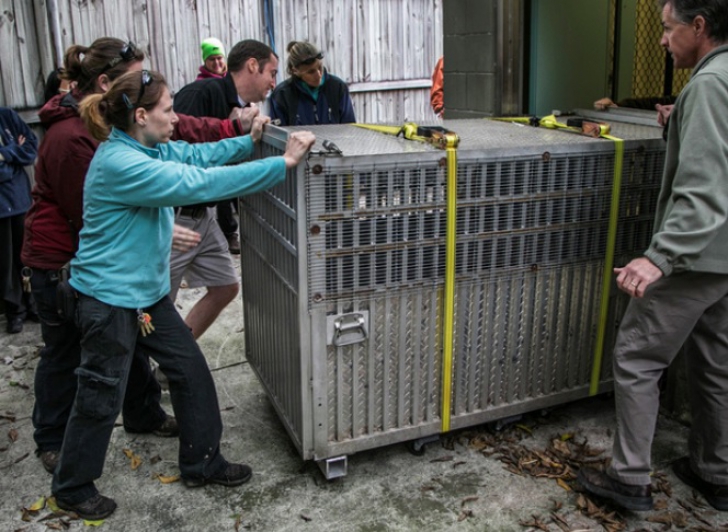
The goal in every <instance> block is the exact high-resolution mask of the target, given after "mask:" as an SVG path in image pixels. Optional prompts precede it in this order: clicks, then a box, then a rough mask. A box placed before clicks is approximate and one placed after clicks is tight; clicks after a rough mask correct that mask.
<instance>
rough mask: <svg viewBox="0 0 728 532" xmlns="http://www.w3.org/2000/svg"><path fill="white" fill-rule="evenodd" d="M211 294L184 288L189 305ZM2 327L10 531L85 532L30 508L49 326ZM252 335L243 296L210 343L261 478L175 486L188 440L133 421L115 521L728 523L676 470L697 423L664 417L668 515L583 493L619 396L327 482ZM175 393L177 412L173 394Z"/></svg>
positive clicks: (486, 430)
mask: <svg viewBox="0 0 728 532" xmlns="http://www.w3.org/2000/svg"><path fill="white" fill-rule="evenodd" d="M200 295H201V293H200V291H199V290H183V291H182V294H181V299H182V302H181V305H180V306H181V307H182V310H181V312H182V313H183V314H184V313H185V311H186V310H187V309H188V308H189V307H190V306H191V305H192V304H193V303H194V301H195V300H196V298H198V297H199V296H200ZM0 325H2V331H3V332H2V333H0V362H1V363H0V494H1V495H2V496H1V497H0V530H7V531H41V530H48V529H51V530H66V529H68V530H82V529H85V526H86V525H85V524H84V522H83V521H81V520H78V519H74V518H73V517H72V516H68V515H60V514H54V513H53V512H52V511H51V510H50V509H48V507H46V508H44V509H41V510H39V511H34V512H29V511H24V508H26V509H27V508H30V507H31V506H32V505H33V504H34V503H35V502H36V501H37V500H38V499H39V498H40V497H42V496H47V495H49V494H50V480H51V477H50V475H49V474H48V473H46V472H45V470H44V469H43V468H42V466H41V464H40V462H39V461H38V459H37V458H36V457H35V455H34V454H33V451H34V444H33V439H32V424H31V412H32V406H33V370H34V368H35V365H36V362H37V352H38V348H39V347H40V344H41V340H40V328H39V326H38V325H37V324H33V323H28V324H26V328H25V331H24V332H23V333H22V334H19V335H12V336H11V335H7V334H5V333H4V330H5V326H4V323H2V324H0ZM242 331H243V323H242V316H241V303H240V301H239V300H238V301H235V302H234V303H232V304H231V305H230V306H229V307H228V309H227V310H226V311H225V312H224V314H223V316H222V317H221V319H219V320H218V322H217V323H216V324H215V325H214V326H213V328H212V329H211V330H210V331H208V332H207V334H206V335H205V336H204V337H203V338H202V339H201V342H200V344H201V346H202V348H203V351H204V352H205V354H206V356H207V359H208V362H209V364H210V367H211V368H212V370H213V375H214V377H215V381H216V384H217V391H218V395H219V398H220V407H221V409H222V418H223V422H224V426H225V431H224V434H223V441H222V450H223V453H224V454H225V456H226V457H227V458H228V459H231V460H241V461H245V462H247V463H249V464H251V465H252V467H253V470H254V476H253V479H252V480H251V481H250V482H249V483H248V484H245V485H243V486H241V487H238V488H224V487H221V486H208V487H204V488H201V489H196V490H193V489H187V488H185V487H184V485H182V484H181V483H180V482H173V483H169V484H164V483H162V482H161V481H160V480H159V478H158V476H159V475H160V474H161V475H162V476H169V477H173V476H174V475H176V474H177V473H178V469H177V465H176V456H177V441H176V440H174V439H173V440H169V439H160V438H156V437H153V436H147V435H133V434H127V433H125V432H124V430H123V428H121V427H120V426H119V427H117V428H116V429H115V430H114V433H113V436H112V440H111V445H110V447H109V451H108V455H107V460H106V467H105V470H104V475H103V476H102V478H101V479H100V480H99V481H98V487H99V488H100V490H101V492H102V493H104V494H105V495H108V496H111V497H113V498H114V499H115V500H116V501H117V503H118V505H119V507H118V509H117V510H116V512H115V513H114V514H113V515H112V516H111V517H110V518H109V519H107V520H106V521H105V522H104V523H103V524H102V525H101V527H100V529H101V530H108V531H147V530H150V531H151V530H176V531H200V530H214V531H226V530H227V531H231V532H232V531H244V530H253V531H294V530H295V531H315V532H329V531H330V532H333V531H358V532H378V531H382V532H383V531H410V530H418V531H425V530H426V531H451V530H452V531H455V530H457V531H470V530H472V531H476V530H477V531H511V530H512V531H521V530H523V531H525V530H551V531H561V530H564V531H567V530H568V531H577V530H579V531H586V530H593V531H597V530H608V531H616V530H669V529H671V528H672V529H683V530H691V531H697V530H723V531H726V530H728V514H721V513H719V512H716V511H714V510H713V509H712V508H710V507H709V506H707V504H706V503H705V501H704V500H703V499H702V497H701V496H700V495H698V494H695V493H693V492H692V490H690V489H689V488H687V487H686V486H684V485H683V484H682V483H681V482H680V481H679V480H678V479H677V478H676V477H675V476H674V475H673V474H672V472H671V471H670V469H669V463H670V461H672V460H673V459H675V458H677V457H679V456H682V455H683V454H685V452H686V443H685V442H686V436H687V429H686V428H685V427H684V426H682V425H680V424H678V423H677V422H675V421H672V420H670V419H667V418H664V417H663V418H660V421H659V424H658V428H657V435H656V441H655V446H654V453H653V455H654V467H655V470H656V475H655V481H654V483H653V484H654V486H655V488H656V489H657V490H659V493H657V494H656V500H657V509H656V510H654V511H652V512H645V513H632V512H621V511H617V512H615V511H614V510H615V509H614V508H613V507H611V506H609V505H608V504H603V503H602V502H601V501H599V500H588V499H586V498H585V497H584V496H583V494H581V493H579V492H578V491H575V490H574V488H576V489H578V485H577V483H576V481H574V480H573V471H575V470H576V469H577V468H578V465H579V464H580V463H583V462H584V461H595V462H601V461H603V459H604V457H605V456H606V455H608V454H609V449H610V445H611V437H612V433H613V430H614V417H613V413H612V412H613V410H612V409H613V405H612V401H611V399H610V398H609V397H607V398H596V399H591V400H587V401H581V402H578V403H574V404H570V405H566V406H563V407H559V408H555V409H553V410H551V411H549V412H547V413H544V412H540V413H535V414H531V415H526V416H524V417H523V418H522V419H521V420H519V421H517V422H515V423H513V424H511V425H509V426H506V427H505V428H503V429H502V430H500V431H497V430H495V427H494V426H488V427H473V428H471V429H470V430H467V431H462V432H458V433H454V434H450V435H448V436H447V437H446V438H443V439H442V440H441V441H440V442H436V443H431V444H429V445H428V446H427V447H426V452H425V454H424V455H423V456H415V455H413V454H411V453H410V452H409V451H408V450H407V448H406V446H405V445H404V444H399V445H393V446H389V447H385V448H380V449H376V450H372V451H367V452H362V453H359V454H356V455H353V456H350V457H349V464H348V466H349V467H348V475H347V476H346V477H344V478H341V479H337V480H334V481H326V480H325V479H324V478H323V476H322V474H321V473H320V471H319V469H318V467H317V466H316V465H315V464H312V463H304V462H302V461H301V459H300V457H299V456H298V454H297V452H296V450H295V449H294V447H293V446H292V444H291V443H290V441H289V438H288V435H287V433H286V432H285V429H284V428H283V425H282V424H281V423H280V421H279V420H278V418H277V416H276V414H275V411H274V410H273V408H272V406H271V404H270V402H269V401H268V399H267V397H266V395H265V393H264V391H263V389H262V387H261V386H260V384H259V383H258V381H257V379H256V377H255V375H254V374H253V373H252V371H251V369H250V368H249V366H248V365H247V364H246V362H245V355H244V339H243V333H242ZM163 400H164V401H165V406H166V407H167V408H168V410H169V411H170V412H171V407H170V405H169V395H168V394H165V396H164V398H163ZM125 451H126V452H125ZM600 451H605V452H602V453H600ZM127 454H130V455H132V458H130V457H128V456H127ZM138 460H140V461H141V463H140V465H138V467H137V468H136V469H133V468H132V461H134V462H136V461H138Z"/></svg>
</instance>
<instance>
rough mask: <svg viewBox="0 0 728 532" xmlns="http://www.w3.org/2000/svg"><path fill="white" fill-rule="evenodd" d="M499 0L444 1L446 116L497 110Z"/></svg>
mask: <svg viewBox="0 0 728 532" xmlns="http://www.w3.org/2000/svg"><path fill="white" fill-rule="evenodd" d="M497 7H498V2H497V0H447V1H446V2H443V32H444V40H443V48H444V55H445V62H444V67H443V72H444V76H445V85H444V89H445V118H448V119H451V118H478V117H483V116H493V115H494V114H495V113H496V106H497V102H498V99H497V92H496V91H497V90H498V86H499V81H498V68H497V66H498V65H497V50H498V41H497V38H498V35H497V33H498V32H497V28H498V24H497V21H498V10H497Z"/></svg>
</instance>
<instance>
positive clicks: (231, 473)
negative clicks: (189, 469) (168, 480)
mask: <svg viewBox="0 0 728 532" xmlns="http://www.w3.org/2000/svg"><path fill="white" fill-rule="evenodd" d="M252 476H253V470H252V469H250V466H247V465H245V464H228V465H226V466H225V467H224V468H222V469H221V470H220V471H219V472H218V473H216V474H214V475H212V476H211V477H207V478H202V477H199V478H190V477H188V478H183V479H182V480H183V481H184V483H185V486H187V487H188V488H199V487H201V486H204V485H205V484H220V485H221V486H228V487H231V486H240V485H241V484H245V483H246V482H247V481H248V480H250V477H252Z"/></svg>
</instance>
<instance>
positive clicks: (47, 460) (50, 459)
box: [38, 451, 61, 475]
mask: <svg viewBox="0 0 728 532" xmlns="http://www.w3.org/2000/svg"><path fill="white" fill-rule="evenodd" d="M60 457H61V451H40V452H39V453H38V458H40V463H41V464H43V468H44V469H45V470H46V471H48V472H49V473H50V474H51V475H52V474H53V472H54V471H55V470H56V466H57V465H58V459H59V458H60Z"/></svg>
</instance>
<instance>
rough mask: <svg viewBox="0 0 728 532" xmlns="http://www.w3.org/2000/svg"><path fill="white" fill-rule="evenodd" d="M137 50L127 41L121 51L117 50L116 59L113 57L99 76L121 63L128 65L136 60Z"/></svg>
mask: <svg viewBox="0 0 728 532" xmlns="http://www.w3.org/2000/svg"><path fill="white" fill-rule="evenodd" d="M136 54H137V49H136V46H134V43H133V42H131V41H129V42H128V43H126V44H125V45H124V46H122V47H121V50H119V55H118V56H117V57H114V58H112V59H111V61H109V63H108V64H107V65H106V66H105V67H104V69H103V70H102V71H101V73H100V74H99V75H101V74H103V73H104V72H106V71H107V70H110V69H112V68H114V67H115V66H116V65H118V64H119V63H121V62H122V61H124V62H126V63H128V62H129V61H133V60H134V59H135V58H136Z"/></svg>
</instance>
